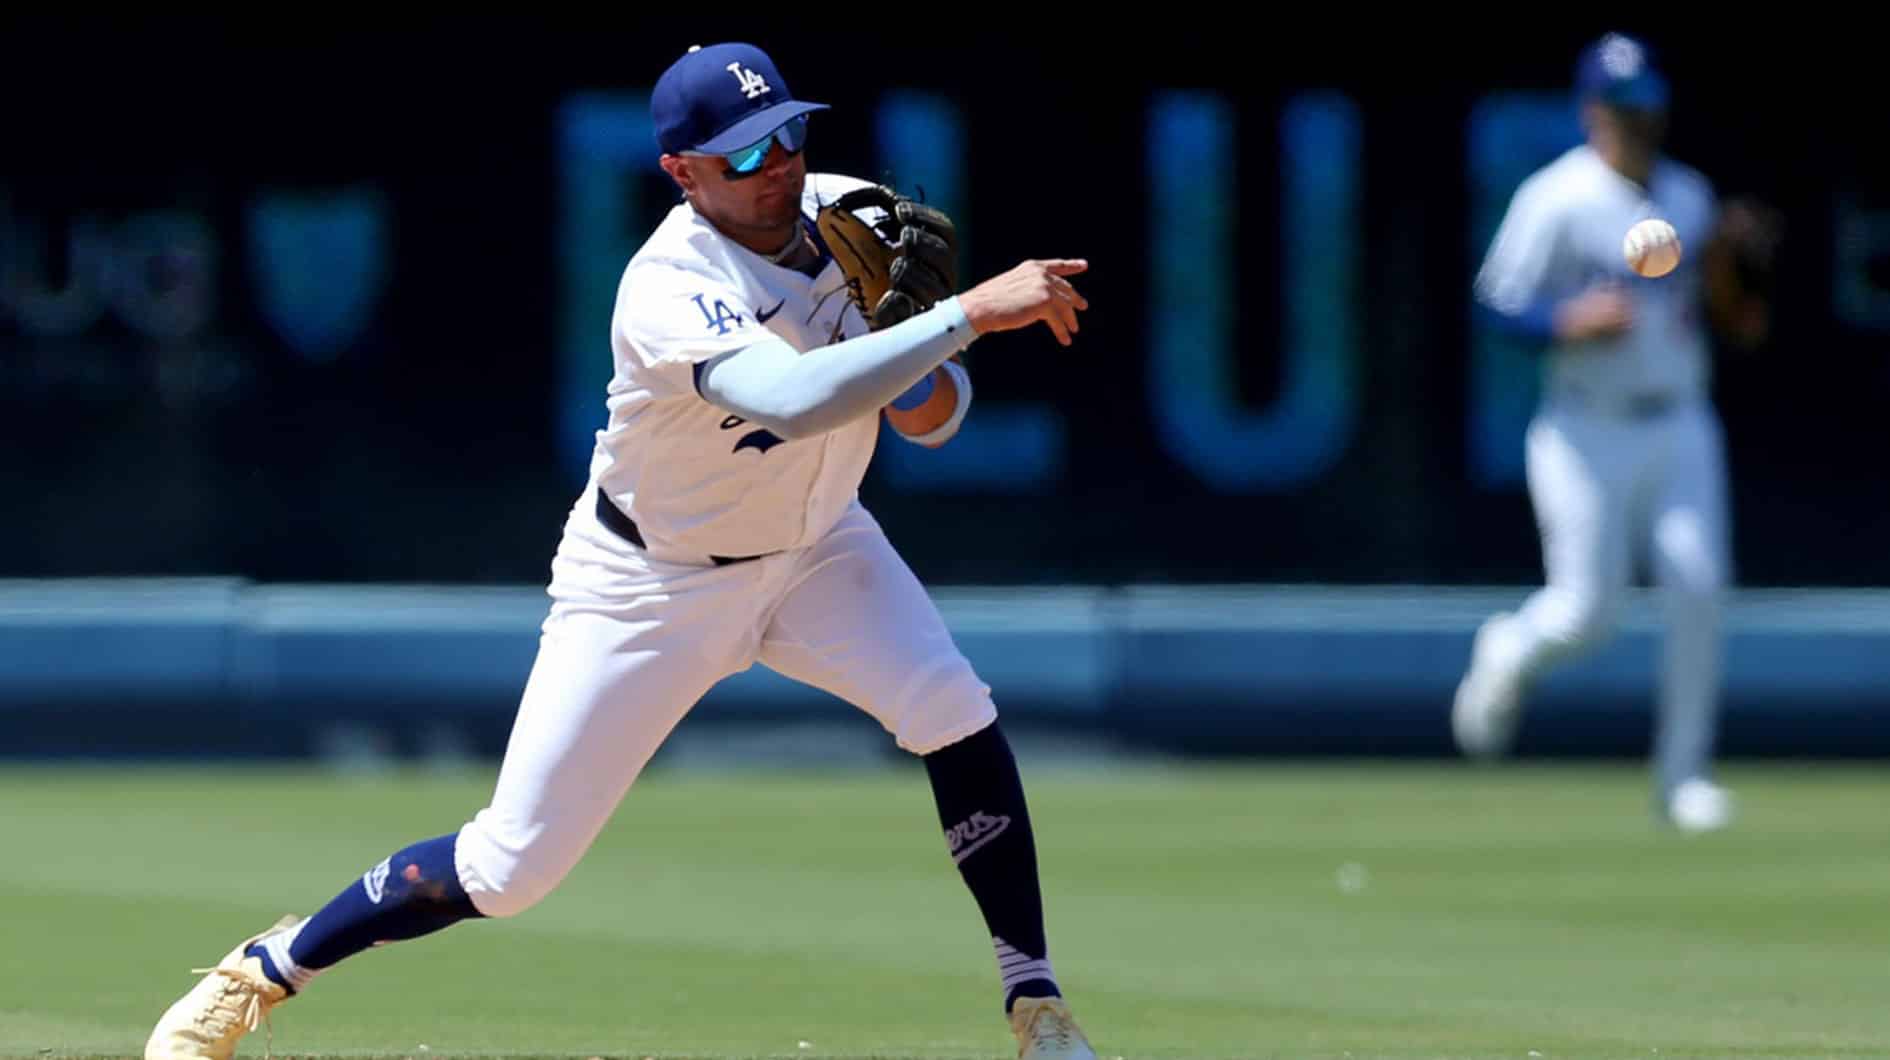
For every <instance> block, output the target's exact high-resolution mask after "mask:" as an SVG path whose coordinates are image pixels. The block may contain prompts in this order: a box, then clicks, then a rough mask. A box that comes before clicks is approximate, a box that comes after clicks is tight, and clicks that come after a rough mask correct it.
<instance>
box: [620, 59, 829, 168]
mask: <svg viewBox="0 0 1890 1060" xmlns="http://www.w3.org/2000/svg"><path fill="white" fill-rule="evenodd" d="M826 109H827V105H826V104H825V103H809V102H807V101H805V100H799V99H795V98H794V94H793V93H792V92H790V91H788V85H787V80H786V79H785V78H783V77H782V76H781V72H780V71H779V70H776V69H775V68H774V60H772V59H770V58H768V53H766V52H764V51H762V50H761V49H760V48H757V47H755V46H754V45H752V44H711V45H709V46H708V47H706V48H702V47H696V48H691V49H689V51H688V53H686V54H685V55H684V56H683V57H682V58H680V59H678V60H676V61H675V62H673V63H671V64H670V67H669V69H667V70H665V71H663V76H661V77H659V78H657V79H656V88H655V90H654V91H652V92H651V93H650V119H651V121H653V122H654V123H655V125H656V142H657V145H658V146H659V147H661V148H662V149H663V153H664V154H671V155H674V154H680V153H682V152H684V151H700V152H702V153H704V154H715V155H719V154H727V153H729V152H731V151H739V150H740V149H742V148H744V147H747V146H749V145H750V144H753V143H755V142H757V141H759V140H761V139H763V138H764V137H766V136H767V135H768V134H769V133H771V132H773V131H774V130H776V129H778V128H780V127H781V126H782V125H784V124H786V123H787V122H789V121H791V120H793V119H794V118H797V117H799V116H801V115H803V114H807V113H810V112H812V111H816V110H826Z"/></svg>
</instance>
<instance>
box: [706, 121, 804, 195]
mask: <svg viewBox="0 0 1890 1060" xmlns="http://www.w3.org/2000/svg"><path fill="white" fill-rule="evenodd" d="M777 141H779V142H780V144H781V149H782V150H784V151H786V152H787V153H788V154H790V155H797V154H800V152H801V148H803V147H806V146H807V115H805V114H802V115H799V116H797V117H793V118H789V119H788V121H787V124H785V125H783V126H781V127H780V128H778V129H776V130H774V131H773V132H771V133H769V134H768V135H766V136H764V137H762V138H761V139H759V140H756V141H755V142H754V143H752V144H749V145H748V146H747V147H739V148H736V149H735V150H733V151H727V152H723V153H722V154H710V153H708V152H705V151H684V152H683V154H686V155H695V156H696V157H698V158H720V159H721V160H723V161H724V162H727V163H728V172H727V173H725V174H723V175H724V176H726V177H728V179H730V180H739V179H741V178H742V177H752V176H754V175H755V174H756V173H759V172H761V166H762V163H764V162H766V161H767V160H768V152H769V151H770V150H771V149H773V147H774V144H775V143H776V142H777Z"/></svg>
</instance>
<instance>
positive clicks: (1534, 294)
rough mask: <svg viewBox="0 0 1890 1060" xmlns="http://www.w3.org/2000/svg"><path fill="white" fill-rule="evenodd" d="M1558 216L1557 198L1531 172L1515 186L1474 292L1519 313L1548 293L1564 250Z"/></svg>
mask: <svg viewBox="0 0 1890 1060" xmlns="http://www.w3.org/2000/svg"><path fill="white" fill-rule="evenodd" d="M1560 222H1561V218H1560V216H1559V211H1558V210H1557V208H1556V202H1555V198H1554V196H1553V195H1552V194H1551V193H1550V189H1549V188H1548V186H1547V185H1546V184H1545V183H1544V182H1543V181H1542V180H1540V179H1537V178H1531V179H1530V180H1528V181H1525V182H1524V183H1523V185H1522V186H1521V187H1520V188H1518V189H1517V191H1516V194H1515V195H1514V196H1513V197H1512V198H1511V199H1510V203H1509V209H1508V211H1507V212H1505V213H1504V215H1503V222H1502V224H1501V225H1499V226H1498V227H1497V230H1496V236H1495V238H1494V239H1492V240H1491V241H1490V249H1489V252H1488V253H1487V254H1486V255H1485V257H1484V259H1483V265H1482V267H1481V268H1480V269H1479V270H1478V271H1477V277H1476V283H1475V289H1476V295H1477V297H1478V298H1479V299H1480V300H1481V301H1482V302H1483V304H1484V305H1486V306H1489V307H1490V308H1491V309H1494V310H1496V311H1497V312H1499V313H1505V314H1508V315H1510V316H1516V315H1518V314H1521V313H1523V312H1525V311H1527V310H1528V309H1529V308H1530V307H1531V306H1532V305H1533V304H1535V303H1536V302H1537V301H1538V300H1540V299H1541V298H1543V297H1544V296H1545V295H1546V294H1547V293H1548V291H1547V289H1546V288H1547V283H1548V278H1549V271H1550V266H1551V265H1552V264H1553V263H1554V260H1555V257H1556V255H1557V254H1558V253H1559V251H1560V244H1561V239H1560V230H1561V223H1560Z"/></svg>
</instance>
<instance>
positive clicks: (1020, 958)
mask: <svg viewBox="0 0 1890 1060" xmlns="http://www.w3.org/2000/svg"><path fill="white" fill-rule="evenodd" d="M991 945H992V946H994V947H996V949H997V962H998V976H999V978H1001V979H1002V980H1003V985H1004V992H1005V993H1007V994H1008V993H1010V990H1011V987H1014V986H1016V985H1017V984H1019V983H1027V982H1029V981H1030V980H1032V979H1048V980H1049V981H1050V982H1052V983H1054V982H1056V981H1057V976H1056V973H1055V972H1054V971H1052V970H1051V969H1050V957H1049V955H1048V954H1045V955H1044V956H1042V957H1032V956H1031V955H1030V954H1028V953H1025V952H1023V951H1022V950H1020V949H1018V948H1017V947H1015V946H1013V945H1011V944H1010V943H1008V942H1005V941H1004V940H1003V939H1001V938H998V937H997V936H995V935H993V936H992V937H991Z"/></svg>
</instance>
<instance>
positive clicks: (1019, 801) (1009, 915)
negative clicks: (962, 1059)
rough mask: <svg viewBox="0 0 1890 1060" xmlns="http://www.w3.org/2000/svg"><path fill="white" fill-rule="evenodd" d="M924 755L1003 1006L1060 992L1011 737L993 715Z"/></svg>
mask: <svg viewBox="0 0 1890 1060" xmlns="http://www.w3.org/2000/svg"><path fill="white" fill-rule="evenodd" d="M924 761H925V771H926V774H927V776H929V777H930V778H931V781H932V795H933V798H934V799H935V800H936V801H937V803H938V819H939V823H940V824H941V825H943V826H944V828H945V845H946V847H947V848H948V849H949V850H950V851H951V855H952V860H953V861H954V862H956V863H957V864H958V872H959V874H960V875H962V876H963V877H964V879H965V885H966V886H967V887H969V888H970V889H971V896H972V897H973V898H974V899H976V900H977V903H978V909H979V911H980V912H982V913H983V914H984V923H985V926H986V927H987V928H989V929H990V931H991V943H992V945H993V946H994V947H995V948H996V950H997V960H998V974H999V975H1000V977H1001V978H1002V980H1003V988H1004V1009H1005V1011H1007V1012H1008V1011H1010V1008H1011V1003H1012V1002H1014V1001H1016V1000H1017V998H1019V997H1058V996H1061V994H1062V991H1061V990H1059V989H1058V988H1057V981H1056V974H1055V973H1054V972H1052V971H1051V968H1050V949H1049V945H1048V943H1047V942H1046V941H1045V939H1044V926H1043V895H1042V892H1041V891H1040V889H1039V887H1038V883H1037V845H1036V840H1035V839H1034V838H1033V836H1032V835H1031V831H1030V811H1029V810H1028V809H1027V808H1026V807H1025V805H1024V783H1023V780H1022V778H1021V777H1019V776H1018V773H1017V759H1016V757H1015V756H1013V755H1012V753H1011V745H1010V741H1009V740H1006V739H1005V738H1004V733H1003V731H1002V730H1000V729H999V728H998V726H997V723H996V722H992V723H991V724H990V725H988V726H986V727H985V728H984V729H981V730H979V731H978V732H977V733H976V734H974V735H972V736H969V737H966V738H965V739H963V740H960V741H959V742H957V743H955V744H952V745H951V746H950V747H946V748H944V749H942V750H939V751H934V752H933V753H931V754H929V755H926V756H925V759H924Z"/></svg>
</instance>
